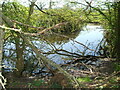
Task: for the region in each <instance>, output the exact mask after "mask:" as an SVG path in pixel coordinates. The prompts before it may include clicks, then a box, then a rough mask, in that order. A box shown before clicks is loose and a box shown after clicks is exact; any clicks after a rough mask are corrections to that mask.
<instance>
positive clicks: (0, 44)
mask: <svg viewBox="0 0 120 90" xmlns="http://www.w3.org/2000/svg"><path fill="white" fill-rule="evenodd" d="M1 10H2V7H1V4H0V25H2V11H1ZM3 38H4V32H3V29H2V28H0V89H2V87H3V88H4V89H5V86H4V85H5V82H6V81H5V78H4V77H3V75H2V67H3V66H2V63H3V61H2V58H3V40H4V39H3Z"/></svg>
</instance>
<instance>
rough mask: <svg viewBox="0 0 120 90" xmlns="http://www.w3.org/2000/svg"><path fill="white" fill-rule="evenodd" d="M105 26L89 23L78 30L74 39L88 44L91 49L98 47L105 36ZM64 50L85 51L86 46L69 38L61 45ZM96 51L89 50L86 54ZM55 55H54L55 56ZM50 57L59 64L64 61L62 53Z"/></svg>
mask: <svg viewBox="0 0 120 90" xmlns="http://www.w3.org/2000/svg"><path fill="white" fill-rule="evenodd" d="M103 30H104V29H103V28H102V26H100V25H92V24H88V25H86V26H84V27H83V28H82V30H80V31H79V32H77V33H78V34H77V36H76V37H75V38H74V40H76V41H78V42H80V43H83V44H84V45H86V46H88V47H89V48H90V49H94V50H95V49H96V47H97V45H98V44H99V42H100V41H101V40H102V38H103ZM56 46H57V47H60V45H57V44H56ZM61 48H62V49H64V50H67V51H71V52H78V53H79V52H83V51H84V49H85V48H84V47H83V46H81V45H80V44H78V43H75V42H74V41H72V40H69V41H68V42H66V43H64V44H63V45H62V47H61ZM93 53H94V51H89V50H87V51H86V53H85V54H89V55H93ZM53 56H54V57H53ZM48 57H49V58H50V57H51V58H52V60H53V61H55V62H56V63H58V64H61V63H63V62H64V60H62V58H63V56H60V55H49V56H48Z"/></svg>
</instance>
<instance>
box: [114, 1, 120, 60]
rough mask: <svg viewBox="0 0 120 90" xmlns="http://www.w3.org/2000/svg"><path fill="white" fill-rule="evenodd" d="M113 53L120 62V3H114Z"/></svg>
mask: <svg viewBox="0 0 120 90" xmlns="http://www.w3.org/2000/svg"><path fill="white" fill-rule="evenodd" d="M115 4H116V5H115V12H116V16H115V22H116V23H115V35H116V40H115V51H116V57H117V60H120V1H119V2H116V3H115Z"/></svg>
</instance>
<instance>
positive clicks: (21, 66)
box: [14, 36, 24, 77]
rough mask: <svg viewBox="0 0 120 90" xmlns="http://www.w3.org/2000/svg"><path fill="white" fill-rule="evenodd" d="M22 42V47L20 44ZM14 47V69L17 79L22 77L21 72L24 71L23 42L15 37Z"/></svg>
mask: <svg viewBox="0 0 120 90" xmlns="http://www.w3.org/2000/svg"><path fill="white" fill-rule="evenodd" d="M21 42H22V45H21V44H20V43H21ZM15 45H16V56H17V60H16V68H17V70H15V71H14V72H15V75H16V76H17V77H21V76H22V72H23V70H24V57H23V54H24V41H20V37H19V36H17V37H16V39H15Z"/></svg>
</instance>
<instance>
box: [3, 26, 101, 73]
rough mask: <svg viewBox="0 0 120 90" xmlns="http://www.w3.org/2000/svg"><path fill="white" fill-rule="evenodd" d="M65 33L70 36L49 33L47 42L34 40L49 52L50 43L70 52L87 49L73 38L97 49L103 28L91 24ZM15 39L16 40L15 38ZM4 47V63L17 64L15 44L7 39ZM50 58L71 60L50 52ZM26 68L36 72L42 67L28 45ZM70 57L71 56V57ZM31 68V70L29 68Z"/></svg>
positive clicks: (61, 62)
mask: <svg viewBox="0 0 120 90" xmlns="http://www.w3.org/2000/svg"><path fill="white" fill-rule="evenodd" d="M65 35H66V36H67V37H69V38H70V39H68V38H65V37H62V36H59V35H49V36H47V37H45V39H46V40H47V41H48V42H49V43H48V42H46V41H44V40H36V39H34V40H33V41H32V42H33V43H34V45H35V46H36V47H37V48H39V49H40V50H42V51H44V52H47V51H50V50H53V48H52V47H51V45H50V43H52V45H54V46H55V47H56V48H59V49H64V50H67V51H70V52H73V53H74V52H76V53H80V52H83V51H85V48H84V47H83V46H81V45H80V44H78V43H75V42H74V41H73V40H71V38H72V39H74V40H76V41H78V42H81V43H83V44H85V45H87V46H88V47H89V48H91V49H95V48H96V46H97V45H98V43H99V42H100V41H101V40H102V38H103V28H102V27H101V26H99V25H90V24H88V25H87V26H85V27H83V28H82V29H81V30H78V31H76V32H74V33H65ZM13 41H14V40H13ZM5 44H6V45H5V47H4V63H5V65H7V66H8V67H9V66H11V67H15V64H16V54H15V49H16V48H15V44H14V43H12V42H11V40H10V41H7V42H6V43H5ZM85 54H90V55H91V54H93V51H89V50H86V51H85ZM46 56H47V57H48V58H50V59H51V60H53V61H54V62H56V63H57V64H63V63H65V62H69V60H65V58H68V57H66V56H62V55H58V54H50V55H46ZM23 57H24V63H25V64H26V65H24V66H25V67H24V70H26V71H29V72H31V73H32V72H36V71H38V70H39V69H40V66H39V65H38V61H37V59H36V58H35V53H33V51H32V49H31V48H29V47H28V46H27V45H26V46H25V51H24V55H23ZM69 59H70V57H69ZM27 69H29V70H27Z"/></svg>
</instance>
